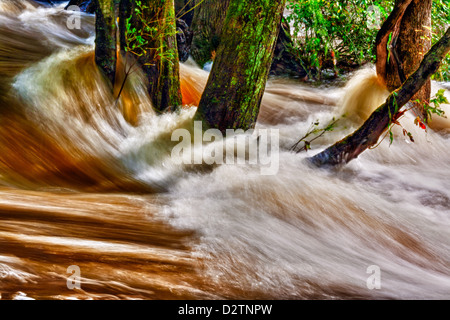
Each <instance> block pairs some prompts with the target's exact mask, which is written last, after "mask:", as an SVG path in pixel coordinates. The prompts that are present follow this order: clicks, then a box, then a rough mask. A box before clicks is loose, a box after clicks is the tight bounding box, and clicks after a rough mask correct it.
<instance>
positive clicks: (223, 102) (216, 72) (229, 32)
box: [195, 0, 285, 132]
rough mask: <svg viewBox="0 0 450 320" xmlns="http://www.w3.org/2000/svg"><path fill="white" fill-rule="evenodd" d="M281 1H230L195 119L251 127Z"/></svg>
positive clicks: (209, 124) (276, 30) (225, 126)
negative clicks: (215, 54)
mask: <svg viewBox="0 0 450 320" xmlns="http://www.w3.org/2000/svg"><path fill="white" fill-rule="evenodd" d="M284 5H285V0H276V1H275V0H231V2H230V6H229V8H228V13H227V17H226V20H225V24H224V29H223V33H222V37H221V38H222V39H221V42H220V45H219V47H218V50H217V56H216V59H215V62H214V65H213V68H212V70H211V74H210V77H209V79H208V83H207V85H206V88H205V91H204V93H203V95H202V98H201V100H200V104H199V107H198V110H197V113H196V116H195V118H196V119H199V120H203V122H204V124H205V125H206V127H210V128H218V129H220V130H221V131H222V132H225V130H226V129H244V130H247V129H250V128H254V126H255V123H256V119H257V117H258V113H259V107H260V104H261V98H262V95H263V93H264V89H265V85H266V81H267V77H268V74H269V69H270V65H271V62H272V57H273V52H274V48H275V43H276V41H277V36H278V33H279V27H280V23H281V18H282V16H283V10H284Z"/></svg>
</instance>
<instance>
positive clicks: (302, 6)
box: [287, 0, 392, 72]
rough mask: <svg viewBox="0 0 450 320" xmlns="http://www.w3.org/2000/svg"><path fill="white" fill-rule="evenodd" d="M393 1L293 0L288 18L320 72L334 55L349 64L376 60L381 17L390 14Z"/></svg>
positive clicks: (304, 55)
mask: <svg viewBox="0 0 450 320" xmlns="http://www.w3.org/2000/svg"><path fill="white" fill-rule="evenodd" d="M391 2H392V1H373V0H341V1H329V0H289V1H288V6H287V8H288V9H289V10H290V11H291V14H290V15H289V17H288V21H289V22H291V23H292V24H293V26H294V29H293V35H294V38H295V39H296V44H297V50H298V51H299V53H300V56H301V57H302V58H303V60H304V61H305V63H306V64H307V65H309V66H312V67H314V68H315V69H316V70H317V71H319V72H320V71H321V69H323V68H326V67H330V66H332V65H333V55H334V56H335V58H336V59H337V61H338V62H340V64H341V65H347V66H356V65H361V64H363V63H365V62H369V61H374V59H375V56H374V52H373V51H374V50H373V48H374V43H375V38H376V34H377V32H378V27H379V26H380V24H381V21H380V20H384V19H385V18H386V17H387V16H388V12H389V11H390V10H391ZM378 14H379V17H378V16H377V15H378Z"/></svg>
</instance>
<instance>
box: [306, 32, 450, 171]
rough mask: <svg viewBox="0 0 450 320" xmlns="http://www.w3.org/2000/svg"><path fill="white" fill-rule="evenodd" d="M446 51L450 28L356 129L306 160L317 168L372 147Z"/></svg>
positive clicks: (350, 158)
mask: <svg viewBox="0 0 450 320" xmlns="http://www.w3.org/2000/svg"><path fill="white" fill-rule="evenodd" d="M449 51H450V28H449V29H447V32H446V33H445V35H444V36H443V37H442V38H441V39H440V40H439V42H438V43H436V44H435V45H434V46H433V47H432V48H431V50H430V51H429V52H428V53H427V54H426V55H425V58H424V59H423V61H422V63H421V64H420V65H419V68H418V69H417V70H416V71H415V72H414V73H413V74H412V75H411V76H410V77H409V78H408V79H407V80H406V81H405V82H404V83H403V85H402V87H400V88H399V89H397V90H396V91H394V92H393V93H392V94H391V95H390V96H389V97H388V98H387V100H386V102H385V103H384V104H383V105H381V106H380V107H379V108H378V109H377V110H375V111H374V112H373V113H372V115H371V116H370V117H369V119H367V121H366V122H365V123H364V124H363V125H362V126H361V127H360V128H359V129H358V130H356V131H355V132H354V133H352V134H351V135H349V136H347V137H346V138H344V139H343V140H341V141H339V142H337V143H336V144H334V145H333V146H331V147H329V148H328V149H326V150H325V151H322V152H321V153H319V154H317V155H316V156H314V157H312V158H310V161H311V162H312V163H313V164H315V165H317V166H323V165H338V164H341V163H348V162H349V161H351V160H352V159H354V158H356V157H358V155H359V154H361V153H362V152H363V151H364V150H366V149H367V148H369V147H371V146H373V145H375V144H376V143H377V141H378V139H379V137H380V136H381V134H382V133H383V132H384V131H385V130H386V129H387V128H388V126H389V124H390V123H391V122H392V120H393V119H396V117H397V115H398V112H399V111H400V108H401V107H402V106H404V105H405V104H406V103H408V101H409V100H410V99H411V98H412V97H413V96H414V95H415V94H416V93H417V92H419V90H420V89H421V88H422V87H423V86H424V85H425V84H426V83H427V82H428V81H429V79H430V77H431V76H432V75H433V74H434V73H436V72H437V71H438V70H439V66H440V64H441V61H442V59H444V58H445V56H446V55H447V53H448V52H449Z"/></svg>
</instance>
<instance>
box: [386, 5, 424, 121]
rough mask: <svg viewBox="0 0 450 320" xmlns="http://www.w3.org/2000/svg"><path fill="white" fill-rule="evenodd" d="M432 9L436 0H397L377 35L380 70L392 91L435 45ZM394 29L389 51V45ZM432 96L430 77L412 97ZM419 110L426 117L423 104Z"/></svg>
mask: <svg viewBox="0 0 450 320" xmlns="http://www.w3.org/2000/svg"><path fill="white" fill-rule="evenodd" d="M431 8H432V0H406V1H405V0H397V2H396V5H395V8H394V11H393V13H392V14H391V16H390V17H389V18H388V20H387V21H386V22H385V24H384V25H383V27H382V29H381V30H380V32H379V34H378V37H377V72H378V74H379V75H380V77H381V79H383V81H384V82H385V83H386V86H387V88H388V90H389V91H394V90H396V89H397V88H399V87H400V86H401V85H402V83H403V82H404V81H405V80H406V77H408V76H409V75H411V74H412V73H413V72H414V71H415V70H416V69H417V67H418V66H419V65H420V62H421V61H422V58H423V56H424V54H425V53H426V52H427V51H428V50H429V49H430V48H431ZM391 32H392V37H391V39H392V42H391V47H390V54H389V51H388V49H387V44H388V39H389V34H390V33H391ZM388 56H390V59H389V60H388ZM430 95H431V81H430V80H429V81H428V82H427V83H426V84H425V85H424V86H423V87H422V88H421V89H420V90H419V91H418V92H417V93H416V94H415V95H414V97H412V99H413V100H417V99H418V100H420V101H422V102H429V100H430ZM416 110H417V113H418V114H419V115H421V116H422V117H423V118H426V113H425V112H424V110H423V103H420V104H417V105H416Z"/></svg>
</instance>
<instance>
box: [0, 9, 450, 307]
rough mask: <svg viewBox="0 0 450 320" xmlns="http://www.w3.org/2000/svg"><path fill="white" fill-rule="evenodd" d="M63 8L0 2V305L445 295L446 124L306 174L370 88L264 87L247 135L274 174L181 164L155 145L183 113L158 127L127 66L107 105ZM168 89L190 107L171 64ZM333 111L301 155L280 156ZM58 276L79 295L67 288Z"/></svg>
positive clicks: (161, 144)
mask: <svg viewBox="0 0 450 320" xmlns="http://www.w3.org/2000/svg"><path fill="white" fill-rule="evenodd" d="M68 14H69V13H67V12H64V11H63V10H62V7H56V8H45V7H38V6H36V5H33V4H32V3H31V2H26V1H21V2H19V1H5V0H1V1H0V111H1V114H0V294H1V297H2V298H3V299H27V298H33V299H91V298H93V299H135V298H141V299H142V298H143V299H186V298H190V299H211V298H232V299H236V298H237V299H253V298H268V299H329V298H332V299H346V298H363V299H406V298H413V299H442V298H443V299H449V298H450V228H449V227H450V154H449V151H448V150H449V148H450V136H449V135H448V129H449V128H450V126H449V125H448V120H446V119H444V120H439V121H438V120H436V122H435V128H437V129H440V131H439V132H438V131H433V130H432V129H428V131H427V132H425V131H423V130H421V129H419V128H418V127H417V126H415V125H414V123H413V120H414V116H413V115H406V116H405V118H404V119H402V124H403V125H404V126H405V128H407V129H408V130H409V131H411V132H412V134H413V136H414V139H415V143H408V141H407V139H405V137H404V136H403V134H402V130H401V128H400V129H398V128H395V129H394V134H395V140H394V143H393V144H392V145H391V146H389V141H387V140H388V139H386V140H384V141H383V142H382V143H381V144H380V145H379V146H378V147H377V148H375V149H373V150H368V151H366V152H365V153H363V154H362V155H361V156H360V157H359V158H358V159H356V160H354V161H352V162H351V163H350V164H348V165H346V166H344V167H342V168H338V169H336V170H323V169H317V168H311V167H309V166H308V165H307V164H306V163H305V162H304V159H305V157H307V156H310V155H312V154H314V153H316V152H318V151H320V150H322V149H323V148H325V147H326V146H328V145H330V144H331V143H333V142H334V141H337V140H339V139H340V138H342V137H343V136H345V135H346V134H348V133H350V132H352V131H353V130H354V129H355V128H357V127H358V125H359V124H360V122H361V119H360V118H361V117H364V112H361V110H359V109H358V107H357V106H356V105H357V104H355V101H356V100H358V99H362V100H364V101H366V102H367V101H373V102H371V103H373V104H377V103H379V101H382V100H383V98H384V96H385V94H386V93H385V92H384V91H383V90H381V89H377V90H372V93H373V94H372V96H371V97H372V98H370V99H369V98H368V96H369V95H370V89H373V88H372V87H374V86H376V84H374V82H373V80H371V79H373V77H374V76H373V71H371V70H369V69H367V70H363V71H361V72H359V73H358V74H357V75H355V77H354V78H353V79H352V80H351V81H350V83H349V84H348V85H347V87H346V89H345V90H344V89H342V88H338V87H330V88H325V87H323V88H309V87H307V86H306V85H302V84H299V83H295V82H294V81H288V80H283V79H271V80H270V81H269V83H268V86H267V90H266V94H265V96H264V100H263V105H262V109H261V113H260V116H259V121H258V127H259V128H272V129H273V128H276V129H279V130H280V147H281V148H280V149H281V150H280V160H279V171H278V173H277V174H276V175H261V174H260V170H259V168H258V166H255V165H245V164H241V165H237V164H236V165H219V166H212V167H211V166H204V165H198V166H195V165H194V166H180V165H177V164H176V161H174V160H173V157H171V149H172V147H173V146H174V143H173V142H171V141H170V137H171V134H172V132H173V130H174V129H176V128H188V127H189V123H190V122H191V119H192V117H193V115H194V113H195V107H193V106H192V107H188V106H186V108H184V109H183V111H182V112H181V113H180V114H173V115H163V116H157V115H156V114H155V113H154V112H153V111H152V107H151V103H150V100H149V98H148V96H147V94H146V91H145V81H144V77H143V76H142V74H140V73H139V72H138V71H136V72H134V73H133V74H132V76H131V77H130V79H129V80H128V81H127V83H126V87H125V90H124V92H123V94H122V95H121V99H120V100H119V101H118V102H116V101H115V99H114V96H113V95H112V94H111V89H110V87H109V86H108V84H107V82H106V81H105V80H104V79H103V78H102V76H101V75H100V74H99V72H98V70H97V68H96V67H95V62H94V57H93V40H94V28H93V23H94V18H93V17H92V16H89V15H82V24H81V25H82V29H81V30H73V31H71V30H69V29H68V28H67V27H66V21H67V18H68ZM181 77H182V85H183V88H182V90H183V99H184V102H185V103H186V104H187V105H195V104H196V103H197V102H198V99H199V97H200V94H201V90H202V89H203V87H204V85H205V83H206V80H207V77H208V74H207V73H206V72H205V71H203V70H200V69H199V68H197V67H195V66H193V65H192V64H189V63H187V64H184V65H182V70H181ZM438 87H439V86H438V84H434V90H436V89H437V88H438ZM361 90H363V92H365V94H363V95H361V94H360V93H361ZM364 90H366V91H364ZM349 97H351V98H349ZM369 104H370V103H369ZM355 106H356V107H355ZM366 111H367V110H366ZM344 112H345V113H346V115H347V117H346V118H345V119H343V120H340V122H338V124H337V127H336V129H335V130H334V131H332V132H329V133H327V134H326V135H325V136H324V137H322V138H320V139H318V140H316V141H315V142H314V143H313V144H312V150H310V151H308V153H299V154H296V153H293V152H290V151H289V148H290V147H291V146H292V145H293V144H294V143H295V142H296V140H297V139H298V138H300V137H301V136H303V135H304V134H305V132H306V131H307V130H308V128H309V127H310V124H311V123H312V122H314V121H316V120H319V122H320V123H321V125H322V124H326V123H328V122H329V121H331V120H332V119H333V117H339V116H340V115H341V114H342V113H344ZM366 113H367V112H366ZM72 265H76V266H78V267H79V268H80V270H81V277H82V278H81V289H73V290H70V289H69V288H68V287H67V285H66V284H67V282H66V281H67V278H68V277H69V276H70V275H71V274H70V273H68V271H67V268H68V267H69V266H72ZM370 266H378V267H379V268H380V271H381V279H380V280H381V282H380V284H381V288H380V289H373V290H371V289H369V288H368V286H367V279H368V278H369V277H370V276H371V273H367V270H368V268H369V267H370ZM369 270H370V269H369Z"/></svg>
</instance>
